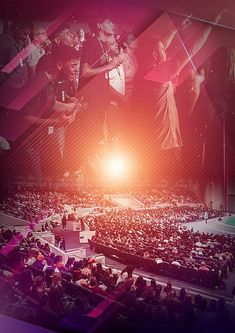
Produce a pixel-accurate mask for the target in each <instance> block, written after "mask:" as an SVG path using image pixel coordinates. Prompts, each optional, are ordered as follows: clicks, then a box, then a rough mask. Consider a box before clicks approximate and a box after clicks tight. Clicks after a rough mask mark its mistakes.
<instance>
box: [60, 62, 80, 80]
mask: <svg viewBox="0 0 235 333" xmlns="http://www.w3.org/2000/svg"><path fill="white" fill-rule="evenodd" d="M62 70H63V72H64V74H65V76H66V78H67V79H68V80H69V81H72V80H74V79H75V78H76V76H77V74H78V71H79V59H73V60H70V61H67V62H66V63H64V64H63V65H62Z"/></svg>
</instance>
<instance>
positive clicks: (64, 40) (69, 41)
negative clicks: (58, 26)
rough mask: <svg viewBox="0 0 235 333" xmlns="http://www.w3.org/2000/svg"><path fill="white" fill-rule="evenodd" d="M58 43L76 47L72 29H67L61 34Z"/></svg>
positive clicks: (57, 39)
mask: <svg viewBox="0 0 235 333" xmlns="http://www.w3.org/2000/svg"><path fill="white" fill-rule="evenodd" d="M56 41H57V43H61V44H64V45H68V46H71V47H73V46H74V45H75V36H74V33H73V32H72V31H71V30H70V29H68V28H65V29H64V30H63V31H62V32H61V34H60V36H58V37H57V38H56Z"/></svg>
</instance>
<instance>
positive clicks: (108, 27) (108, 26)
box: [98, 19, 115, 35]
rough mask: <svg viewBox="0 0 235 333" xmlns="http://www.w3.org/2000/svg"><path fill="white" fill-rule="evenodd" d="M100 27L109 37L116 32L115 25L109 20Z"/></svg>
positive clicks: (100, 24)
mask: <svg viewBox="0 0 235 333" xmlns="http://www.w3.org/2000/svg"><path fill="white" fill-rule="evenodd" d="M98 27H99V28H100V30H102V31H103V32H104V33H105V34H107V35H113V34H114V32H115V24H114V23H113V22H112V21H111V20H109V19H106V20H104V21H103V22H102V23H99V25H98Z"/></svg>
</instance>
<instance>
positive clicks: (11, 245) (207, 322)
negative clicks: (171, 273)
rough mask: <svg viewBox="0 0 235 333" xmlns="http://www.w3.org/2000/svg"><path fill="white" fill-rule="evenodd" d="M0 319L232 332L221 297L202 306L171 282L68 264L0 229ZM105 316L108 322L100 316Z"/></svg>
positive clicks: (90, 261)
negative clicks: (0, 315) (5, 317)
mask: <svg viewBox="0 0 235 333" xmlns="http://www.w3.org/2000/svg"><path fill="white" fill-rule="evenodd" d="M0 245H1V263H0V279H1V284H0V288H1V300H0V309H1V313H3V314H6V315H8V316H12V317H14V318H18V319H21V320H25V321H28V322H30V323H34V324H38V325H41V326H43V327H47V328H52V329H58V330H59V331H61V330H63V329H65V330H66V329H67V330H68V329H69V330H71V331H72V332H73V331H76V332H85V331H87V329H88V330H89V329H93V328H94V327H96V329H100V330H101V331H102V332H108V331H110V329H112V331H114V332H120V330H121V331H124V332H126V331H127V332H143V329H147V330H148V332H153V331H156V329H157V330H158V331H159V332H171V331H172V330H174V332H188V331H190V332H198V329H213V331H214V332H222V331H223V332H232V329H233V327H234V318H233V316H232V315H231V311H230V310H229V308H228V307H227V305H226V303H225V299H224V298H222V297H221V298H219V299H218V300H214V299H211V300H208V299H206V298H204V297H202V296H201V295H200V294H197V295H194V296H193V295H192V294H190V293H189V292H187V290H186V288H181V289H180V291H179V292H177V291H176V289H175V288H174V286H173V285H172V283H171V281H168V283H167V285H166V286H165V287H162V285H161V284H159V283H158V282H157V281H156V280H155V279H151V281H147V280H146V279H145V278H143V277H142V276H137V277H136V276H135V277H134V267H133V266H131V265H127V266H126V268H124V269H123V270H122V271H121V272H118V271H117V270H116V269H112V268H110V267H107V266H103V265H102V264H100V263H98V262H96V260H95V259H94V258H86V259H81V260H79V261H77V260H75V258H69V259H68V261H67V262H66V263H65V262H63V260H62V257H61V256H59V255H57V256H56V255H55V254H54V253H52V252H50V249H49V247H48V246H47V245H42V244H41V242H40V241H38V240H37V239H36V238H35V237H34V236H33V234H32V233H31V232H29V233H28V235H27V236H26V237H22V236H21V235H20V234H19V233H16V232H14V231H10V230H8V229H6V228H1V241H0ZM107 313H108V317H107Z"/></svg>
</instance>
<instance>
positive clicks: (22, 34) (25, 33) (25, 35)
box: [15, 26, 31, 42]
mask: <svg viewBox="0 0 235 333" xmlns="http://www.w3.org/2000/svg"><path fill="white" fill-rule="evenodd" d="M15 30H16V33H17V36H18V38H19V39H20V40H22V42H27V41H28V39H29V35H30V32H31V30H30V28H27V27H22V26H16V27H15Z"/></svg>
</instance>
